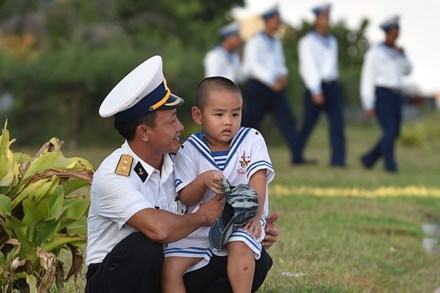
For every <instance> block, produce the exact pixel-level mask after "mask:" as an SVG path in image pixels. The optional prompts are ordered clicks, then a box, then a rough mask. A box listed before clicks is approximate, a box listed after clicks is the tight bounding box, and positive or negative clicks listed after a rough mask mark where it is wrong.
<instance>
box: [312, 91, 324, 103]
mask: <svg viewBox="0 0 440 293" xmlns="http://www.w3.org/2000/svg"><path fill="white" fill-rule="evenodd" d="M312 101H313V103H315V105H318V106H322V105H323V104H324V96H323V95H322V94H317V95H313V96H312Z"/></svg>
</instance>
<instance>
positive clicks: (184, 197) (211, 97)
mask: <svg viewBox="0 0 440 293" xmlns="http://www.w3.org/2000/svg"><path fill="white" fill-rule="evenodd" d="M242 104H243V100H242V97H241V92H240V89H239V88H238V86H237V85H236V84H235V83H233V82H232V81H230V80H229V79H227V78H223V77H210V78H205V79H203V80H202V81H201V82H200V83H199V85H198V87H197V93H196V105H195V106H194V107H193V108H192V117H193V120H194V121H195V122H196V124H198V125H201V126H202V128H203V130H202V131H201V132H198V133H196V134H193V135H191V136H190V137H189V138H188V140H187V141H186V142H185V143H184V144H183V145H182V147H181V149H180V150H179V151H178V153H177V154H176V158H175V166H176V169H175V176H176V188H177V191H178V193H179V198H180V200H181V201H182V202H183V203H184V204H186V205H187V206H189V208H188V212H194V211H195V210H197V209H198V207H199V204H200V203H203V202H204V201H206V200H208V199H209V198H211V197H212V196H213V195H214V194H216V193H223V192H222V188H223V186H222V181H223V178H226V179H227V180H228V181H229V182H230V183H231V184H232V185H238V184H240V183H245V184H249V185H250V186H251V187H253V188H254V189H255V190H256V191H257V193H258V210H257V215H256V216H255V217H254V218H253V219H251V220H250V221H249V223H248V224H247V225H246V226H245V227H244V229H241V228H238V229H236V230H234V232H233V233H232V235H231V237H230V238H229V240H228V243H227V253H228V263H227V273H228V278H229V281H230V283H231V286H232V290H233V291H234V292H247V293H248V292H251V290H252V281H253V277H254V270H255V259H258V258H259V257H260V253H261V249H262V246H261V241H262V239H264V225H265V220H264V219H265V217H267V214H268V201H267V191H268V190H267V184H268V183H269V182H271V181H272V179H273V178H274V170H273V168H272V164H271V161H270V158H269V154H268V151H267V147H266V143H265V141H264V138H263V137H262V135H261V134H260V133H259V132H258V131H257V130H255V129H251V128H244V127H240V124H241V113H242ZM208 233H209V227H206V228H200V229H198V230H196V231H194V232H193V233H192V234H190V235H188V236H187V238H185V239H182V240H180V241H177V242H174V243H171V244H169V245H168V247H167V248H166V249H165V261H164V267H163V277H162V284H163V285H162V289H163V291H164V292H173V293H174V292H185V286H184V283H183V274H184V273H185V272H187V271H193V270H196V269H199V268H201V267H203V266H204V265H206V264H207V263H208V262H209V259H210V258H211V256H212V254H213V253H215V254H219V255H221V254H222V251H216V250H214V249H212V248H211V246H210V244H209V240H208Z"/></svg>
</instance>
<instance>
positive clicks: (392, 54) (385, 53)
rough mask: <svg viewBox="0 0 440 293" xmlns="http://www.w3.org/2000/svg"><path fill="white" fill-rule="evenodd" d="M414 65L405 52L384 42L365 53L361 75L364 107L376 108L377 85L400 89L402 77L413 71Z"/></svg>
mask: <svg viewBox="0 0 440 293" xmlns="http://www.w3.org/2000/svg"><path fill="white" fill-rule="evenodd" d="M411 70H412V66H411V63H410V62H409V60H408V58H407V57H406V55H405V54H402V53H401V52H400V51H399V50H398V49H397V48H393V47H388V46H386V45H385V44H384V43H381V44H378V45H375V46H374V47H372V48H370V49H369V50H368V51H367V53H366V54H365V58H364V64H363V66H362V75H361V85H360V87H361V89H360V92H361V99H362V105H363V107H364V109H366V110H369V109H373V108H374V101H375V94H374V91H375V88H376V87H377V86H381V87H386V88H391V89H395V90H399V89H400V88H401V86H402V77H403V76H405V75H408V74H410V73H411Z"/></svg>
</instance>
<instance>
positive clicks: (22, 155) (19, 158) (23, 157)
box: [14, 152, 32, 164]
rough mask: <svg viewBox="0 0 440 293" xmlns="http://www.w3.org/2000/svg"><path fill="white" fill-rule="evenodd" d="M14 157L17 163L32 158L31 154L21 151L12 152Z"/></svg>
mask: <svg viewBox="0 0 440 293" xmlns="http://www.w3.org/2000/svg"><path fill="white" fill-rule="evenodd" d="M14 157H15V161H17V163H18V164H22V163H24V162H28V161H30V160H32V157H31V156H29V155H28V154H25V153H21V152H14Z"/></svg>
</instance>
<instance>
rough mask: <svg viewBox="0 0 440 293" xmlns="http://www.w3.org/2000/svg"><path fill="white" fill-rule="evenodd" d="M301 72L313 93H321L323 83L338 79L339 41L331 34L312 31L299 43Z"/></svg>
mask: <svg viewBox="0 0 440 293" xmlns="http://www.w3.org/2000/svg"><path fill="white" fill-rule="evenodd" d="M298 55H299V73H300V75H301V78H302V79H303V81H304V83H305V85H306V87H307V89H308V90H309V91H310V92H311V93H312V95H317V94H321V92H322V89H321V83H322V82H325V81H333V80H336V79H338V76H339V74H338V42H337V41H336V38H335V37H334V36H332V35H330V34H327V35H325V36H322V35H320V34H319V33H318V32H316V31H311V32H309V33H308V34H307V35H305V36H304V37H302V38H301V40H300V41H299V44H298Z"/></svg>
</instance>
